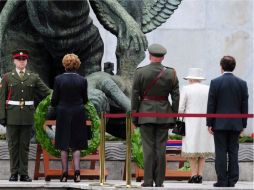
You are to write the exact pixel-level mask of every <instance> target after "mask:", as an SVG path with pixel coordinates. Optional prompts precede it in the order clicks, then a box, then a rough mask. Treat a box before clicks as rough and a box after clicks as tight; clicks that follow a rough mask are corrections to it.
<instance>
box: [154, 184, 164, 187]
mask: <svg viewBox="0 0 254 190" xmlns="http://www.w3.org/2000/svg"><path fill="white" fill-rule="evenodd" d="M155 187H164V185H163V184H159V185H155Z"/></svg>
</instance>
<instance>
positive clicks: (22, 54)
mask: <svg viewBox="0 0 254 190" xmlns="http://www.w3.org/2000/svg"><path fill="white" fill-rule="evenodd" d="M28 56H29V52H28V51H27V50H25V49H17V50H15V51H13V52H12V58H13V59H15V58H17V57H26V58H28Z"/></svg>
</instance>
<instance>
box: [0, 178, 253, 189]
mask: <svg viewBox="0 0 254 190" xmlns="http://www.w3.org/2000/svg"><path fill="white" fill-rule="evenodd" d="M213 183H215V182H212V181H204V182H203V184H189V183H187V182H184V183H183V182H178V181H172V182H165V183H164V188H163V190H172V189H173V190H186V189H189V190H198V189H200V190H202V189H204V190H214V189H215V188H214V187H213ZM107 184H109V185H111V186H109V185H107ZM90 185H92V186H90ZM94 185H97V186H94ZM131 185H132V186H133V187H131V186H130V187H126V182H125V181H119V180H109V181H107V182H106V183H105V186H100V185H99V184H98V181H95V180H93V181H91V180H90V181H89V180H82V181H81V182H80V183H74V182H73V181H72V180H69V181H68V182H67V183H61V182H59V181H58V180H53V181H51V182H45V181H42V180H38V181H35V180H34V181H32V182H30V183H28V182H9V181H7V180H0V190H21V189H22V190H24V189H25V190H42V189H43V190H50V189H54V190H72V189H73V190H74V189H75V190H77V189H87V190H103V189H106V190H116V189H119V190H120V189H121V190H123V189H126V190H127V189H128V190H137V187H139V188H140V187H141V183H137V182H131ZM253 187H254V183H253V182H244V181H239V182H238V183H237V184H236V186H235V187H234V188H229V187H227V188H226V189H227V190H230V189H234V190H253ZM145 189H148V190H149V189H162V188H153V187H151V188H150V187H146V188H145ZM216 189H223V190H225V187H222V188H216Z"/></svg>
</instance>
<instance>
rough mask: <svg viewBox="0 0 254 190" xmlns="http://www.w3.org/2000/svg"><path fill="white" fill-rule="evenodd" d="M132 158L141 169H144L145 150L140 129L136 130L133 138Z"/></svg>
mask: <svg viewBox="0 0 254 190" xmlns="http://www.w3.org/2000/svg"><path fill="white" fill-rule="evenodd" d="M131 144H132V158H133V160H134V162H135V163H136V164H137V165H138V167H139V168H144V158H143V149H142V143H141V134H140V129H139V127H137V128H135V129H134V131H133V133H132V136H131Z"/></svg>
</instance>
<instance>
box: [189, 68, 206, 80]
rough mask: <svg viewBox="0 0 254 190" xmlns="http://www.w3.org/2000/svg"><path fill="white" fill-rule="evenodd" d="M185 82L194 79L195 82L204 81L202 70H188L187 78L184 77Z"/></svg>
mask: <svg viewBox="0 0 254 190" xmlns="http://www.w3.org/2000/svg"><path fill="white" fill-rule="evenodd" d="M184 79H185V80H188V79H195V80H205V78H204V76H203V69H201V68H189V71H188V76H187V77H184Z"/></svg>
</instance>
